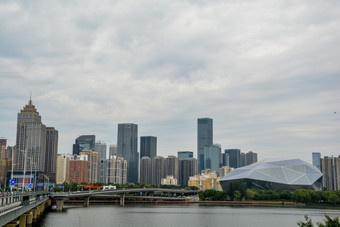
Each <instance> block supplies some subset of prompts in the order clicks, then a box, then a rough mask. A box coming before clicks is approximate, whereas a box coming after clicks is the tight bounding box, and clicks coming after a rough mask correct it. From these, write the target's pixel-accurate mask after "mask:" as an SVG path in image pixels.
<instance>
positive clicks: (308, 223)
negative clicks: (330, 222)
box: [297, 215, 314, 227]
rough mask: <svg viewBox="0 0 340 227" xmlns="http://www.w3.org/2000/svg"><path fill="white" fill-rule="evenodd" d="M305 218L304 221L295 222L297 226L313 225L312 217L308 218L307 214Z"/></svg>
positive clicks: (307, 226)
mask: <svg viewBox="0 0 340 227" xmlns="http://www.w3.org/2000/svg"><path fill="white" fill-rule="evenodd" d="M305 220H306V222H302V221H299V222H298V223H297V224H298V226H301V227H313V226H314V225H313V222H312V219H310V218H309V217H308V216H307V215H305Z"/></svg>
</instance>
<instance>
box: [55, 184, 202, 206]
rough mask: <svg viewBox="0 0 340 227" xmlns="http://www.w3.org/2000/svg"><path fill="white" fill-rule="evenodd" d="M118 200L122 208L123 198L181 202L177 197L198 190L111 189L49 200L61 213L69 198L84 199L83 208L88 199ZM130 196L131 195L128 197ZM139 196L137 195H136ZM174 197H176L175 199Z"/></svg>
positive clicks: (56, 195) (77, 193) (83, 192)
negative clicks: (54, 203)
mask: <svg viewBox="0 0 340 227" xmlns="http://www.w3.org/2000/svg"><path fill="white" fill-rule="evenodd" d="M117 194H118V195H119V198H120V205H121V206H124V204H125V198H133V199H136V198H138V199H144V200H167V201H183V200H185V198H184V197H182V198H178V197H177V196H187V195H197V194H198V190H178V189H166V188H127V189H112V190H103V191H81V192H79V191H78V192H59V193H58V192H57V193H53V194H51V198H52V199H54V200H55V201H56V210H57V211H62V209H63V206H64V200H66V199H69V198H73V197H74V198H84V206H89V203H90V197H100V198H117V197H118V196H117ZM130 194H132V195H130ZM136 194H139V195H136ZM155 194H156V195H155ZM175 196H176V197H175Z"/></svg>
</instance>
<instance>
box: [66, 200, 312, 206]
mask: <svg viewBox="0 0 340 227" xmlns="http://www.w3.org/2000/svg"><path fill="white" fill-rule="evenodd" d="M89 202H90V204H119V200H90V201H89ZM64 203H65V204H83V203H84V201H83V200H65V201H64ZM125 204H205V205H230V206H277V207H282V206H284V207H286V206H288V207H305V206H306V204H304V203H295V202H282V201H140V200H125Z"/></svg>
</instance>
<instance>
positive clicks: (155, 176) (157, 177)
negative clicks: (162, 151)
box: [151, 156, 165, 185]
mask: <svg viewBox="0 0 340 227" xmlns="http://www.w3.org/2000/svg"><path fill="white" fill-rule="evenodd" d="M151 175H152V185H160V184H161V180H162V178H164V177H165V159H164V158H163V157H162V156H156V157H154V158H153V159H152V160H151Z"/></svg>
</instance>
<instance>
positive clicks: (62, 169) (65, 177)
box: [56, 154, 80, 184]
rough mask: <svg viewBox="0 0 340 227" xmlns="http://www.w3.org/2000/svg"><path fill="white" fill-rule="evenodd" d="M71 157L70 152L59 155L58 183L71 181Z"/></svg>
mask: <svg viewBox="0 0 340 227" xmlns="http://www.w3.org/2000/svg"><path fill="white" fill-rule="evenodd" d="M70 159H71V155H68V154H62V155H58V158H57V177H56V183H57V184H63V183H69V168H70ZM79 183H80V182H79Z"/></svg>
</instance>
